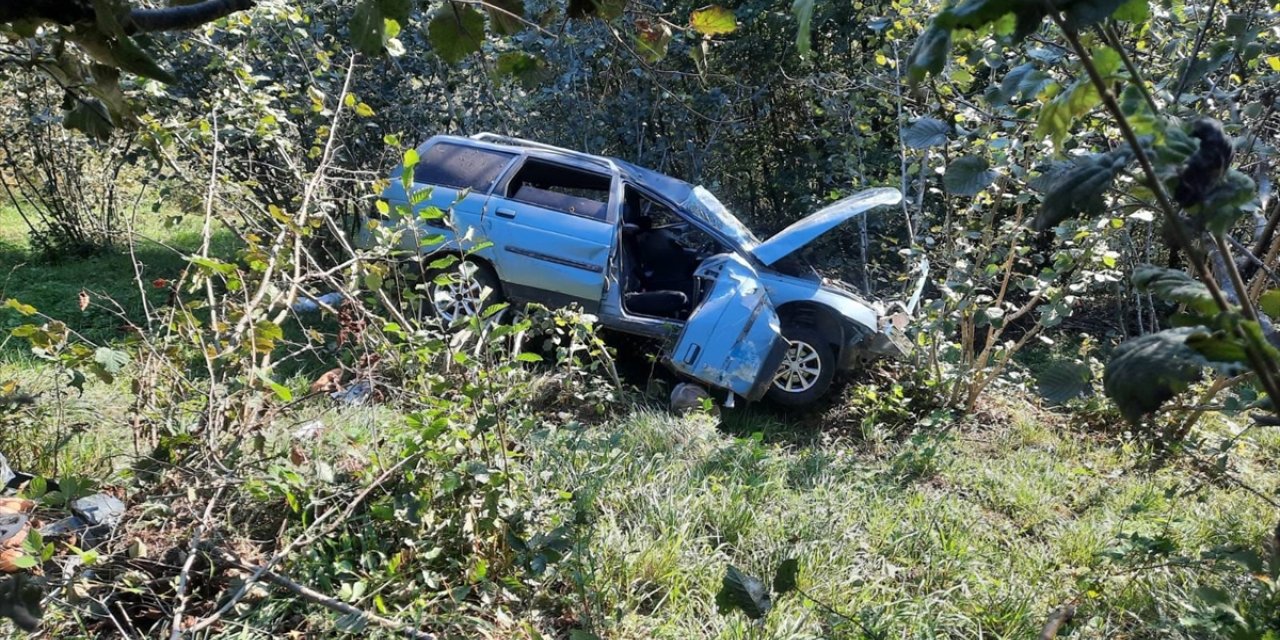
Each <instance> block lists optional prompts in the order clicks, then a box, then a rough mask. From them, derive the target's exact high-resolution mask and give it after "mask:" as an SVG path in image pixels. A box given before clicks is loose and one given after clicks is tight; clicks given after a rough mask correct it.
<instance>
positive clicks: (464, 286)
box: [426, 260, 503, 326]
mask: <svg viewBox="0 0 1280 640" xmlns="http://www.w3.org/2000/svg"><path fill="white" fill-rule="evenodd" d="M445 274H447V275H448V276H449V277H448V278H440V276H441V275H445ZM426 293H427V296H426V298H427V299H426V303H427V304H426V307H427V309H428V310H429V311H430V312H431V313H432V315H434V316H435V317H437V318H439V319H440V322H441V323H442V324H444V325H445V326H453V325H454V324H459V323H464V322H466V321H467V320H468V319H469V318H472V317H478V316H480V315H481V314H483V313H484V311H485V310H486V309H488V308H490V307H492V306H493V305H495V304H501V303H502V302H503V296H502V286H501V284H500V283H499V282H498V278H497V276H495V275H494V274H493V272H492V271H490V270H489V268H488V267H487V266H485V265H482V264H480V263H477V262H474V261H471V260H459V261H458V262H456V263H454V265H453V266H451V267H448V268H446V269H443V270H441V271H437V272H435V273H431V274H428V276H427V284H426ZM500 316H501V312H500V313H499V314H498V315H497V316H494V317H495V318H498V317H500Z"/></svg>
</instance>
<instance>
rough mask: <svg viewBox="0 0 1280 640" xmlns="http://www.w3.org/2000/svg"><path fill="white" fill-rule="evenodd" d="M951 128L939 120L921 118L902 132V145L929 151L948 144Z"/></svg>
mask: <svg viewBox="0 0 1280 640" xmlns="http://www.w3.org/2000/svg"><path fill="white" fill-rule="evenodd" d="M949 133H951V127H950V126H948V125H947V123H945V122H943V121H941V120H938V119H937V118H920V119H919V120H916V121H915V122H912V123H911V126H908V127H907V128H906V129H905V130H903V132H902V144H905V145H906V146H908V147H910V148H912V149H928V148H929V147H937V146H940V145H944V144H946V143H947V135H948V134H949Z"/></svg>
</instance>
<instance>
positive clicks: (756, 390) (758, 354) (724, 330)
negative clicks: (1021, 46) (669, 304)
mask: <svg viewBox="0 0 1280 640" xmlns="http://www.w3.org/2000/svg"><path fill="white" fill-rule="evenodd" d="M696 275H697V277H699V278H701V279H702V282H703V283H704V285H703V286H704V287H706V294H705V295H704V296H703V297H702V300H701V302H700V303H699V304H698V305H697V306H696V307H695V308H694V310H693V313H692V314H690V316H689V319H688V320H687V321H686V322H685V325H684V329H683V330H682V331H681V332H680V335H679V337H678V338H677V339H676V342H675V345H674V347H673V348H672V349H671V351H670V352H669V353H668V354H667V360H668V362H669V363H670V365H671V367H672V368H673V369H675V370H676V371H677V372H679V373H683V374H685V375H687V376H689V377H691V378H694V379H696V380H698V381H700V382H703V383H705V384H708V385H711V386H713V387H717V388H720V389H726V390H729V391H732V392H734V393H736V394H738V395H740V396H742V397H744V398H746V399H748V400H759V399H760V398H761V397H763V396H764V394H765V392H767V391H768V390H769V385H770V384H771V383H772V382H773V376H774V374H775V373H776V372H777V370H778V367H779V365H781V364H782V359H783V358H784V357H785V356H786V353H787V341H786V340H785V339H784V338H783V337H782V329H781V326H780V324H779V322H778V314H777V311H776V310H775V309H774V307H773V302H772V301H770V300H769V296H768V294H766V293H765V289H764V286H763V285H762V284H760V281H759V280H758V278H757V276H756V272H755V270H754V269H752V268H751V266H750V265H749V264H747V262H746V261H745V260H743V259H742V258H741V257H739V256H737V255H735V254H721V255H717V256H713V257H711V258H707V259H706V260H704V261H703V262H702V265H701V266H699V267H698V271H697V273H696Z"/></svg>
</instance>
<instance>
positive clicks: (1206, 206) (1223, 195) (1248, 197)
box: [1192, 169, 1257, 234]
mask: <svg viewBox="0 0 1280 640" xmlns="http://www.w3.org/2000/svg"><path fill="white" fill-rule="evenodd" d="M1256 194H1257V186H1256V185H1255V184H1254V183H1253V179H1252V178H1250V177H1249V176H1247V175H1245V174H1243V173H1241V172H1240V171H1238V170H1236V169H1231V170H1230V171H1228V172H1227V174H1226V176H1224V177H1223V179H1222V181H1221V182H1219V183H1218V184H1217V185H1216V186H1215V187H1213V189H1211V190H1209V193H1208V194H1207V195H1205V198H1204V201H1203V202H1201V203H1200V204H1198V205H1196V206H1195V207H1193V209H1192V214H1193V215H1194V216H1195V217H1196V218H1197V219H1198V220H1200V222H1201V223H1202V224H1203V225H1204V226H1205V228H1206V229H1208V230H1209V231H1211V232H1213V233H1215V234H1222V233H1226V232H1227V231H1228V230H1229V229H1231V227H1232V226H1234V225H1235V223H1236V222H1238V221H1239V220H1240V219H1241V218H1243V217H1245V216H1246V215H1247V214H1248V213H1250V212H1252V211H1253V210H1254V209H1256V208H1257V205H1256V201H1255V200H1254V197H1255V196H1256Z"/></svg>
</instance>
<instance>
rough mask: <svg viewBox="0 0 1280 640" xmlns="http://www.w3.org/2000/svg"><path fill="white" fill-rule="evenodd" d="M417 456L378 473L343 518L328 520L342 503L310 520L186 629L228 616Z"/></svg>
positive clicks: (190, 631) (203, 625) (194, 629)
mask: <svg viewBox="0 0 1280 640" xmlns="http://www.w3.org/2000/svg"><path fill="white" fill-rule="evenodd" d="M417 459H418V456H417V455H416V454H415V455H411V456H408V457H406V458H403V459H401V460H400V461H399V462H397V463H396V464H394V465H392V466H391V468H389V469H387V470H386V471H384V472H382V475H380V476H378V478H377V479H376V480H374V481H373V483H372V484H370V485H369V486H368V487H365V489H364V491H361V492H360V494H359V495H357V496H356V497H355V498H354V499H353V500H351V502H349V503H347V505H346V508H345V509H342V510H341V517H339V518H337V519H336V520H334V522H333V523H329V521H330V520H331V519H333V517H334V516H335V515H338V513H339V509H338V506H339V505H334V506H333V507H331V508H330V509H328V510H327V511H325V512H324V513H323V514H321V515H320V517H318V518H316V519H315V521H314V522H312V523H311V526H310V527H308V529H307V531H306V532H305V533H304V534H303V535H300V536H298V537H297V538H294V539H293V541H291V542H290V543H289V544H286V545H285V546H284V548H282V549H280V550H279V551H277V552H276V553H275V554H273V555H272V556H271V557H270V558H268V559H267V561H266V562H264V563H262V565H260V566H258V567H256V568H254V569H253V573H252V574H251V575H250V576H249V577H248V578H245V580H244V582H243V583H242V584H241V585H240V588H238V589H236V591H235V592H234V593H232V594H231V597H229V598H227V600H226V602H224V603H223V604H222V606H221V607H218V610H217V611H214V612H213V613H212V614H210V615H209V616H208V617H205V618H203V619H201V620H199V621H198V622H196V623H195V624H193V625H191V627H190V628H188V629H186V631H187V632H189V633H192V634H194V633H197V632H199V631H201V630H203V629H206V628H208V627H209V625H211V624H213V623H215V622H217V621H218V619H219V618H221V617H222V616H224V615H226V613H227V612H228V611H230V610H231V609H232V607H234V606H236V604H237V603H239V602H240V600H241V599H242V598H244V596H245V594H247V593H248V592H249V588H250V587H252V586H253V583H255V582H257V581H258V580H260V579H261V578H262V576H263V575H265V574H266V573H267V572H268V571H270V570H271V568H272V567H274V566H275V565H276V564H277V563H279V562H280V561H281V560H283V559H284V558H285V557H287V556H288V555H289V554H290V553H293V551H294V549H297V548H299V547H302V546H304V545H308V544H311V543H312V542H314V541H315V540H318V539H319V538H321V537H322V536H325V535H328V534H329V533H330V532H331V531H333V529H334V528H335V527H337V525H339V524H341V523H342V522H344V521H346V520H347V519H348V518H349V517H350V516H351V514H352V513H354V512H355V510H356V508H357V507H359V505H360V504H361V503H362V502H364V499H365V498H367V497H369V494H370V493H372V492H373V490H374V489H377V488H378V487H380V486H382V483H383V482H386V481H387V479H388V478H390V477H391V475H392V474H394V473H395V472H396V471H398V470H399V469H400V468H401V467H403V466H404V465H406V464H408V463H409V462H410V461H413V460H417ZM322 524H323V525H326V526H324V527H323V528H321V526H320V525H322Z"/></svg>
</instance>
